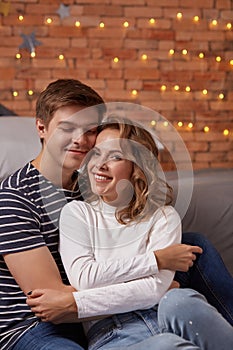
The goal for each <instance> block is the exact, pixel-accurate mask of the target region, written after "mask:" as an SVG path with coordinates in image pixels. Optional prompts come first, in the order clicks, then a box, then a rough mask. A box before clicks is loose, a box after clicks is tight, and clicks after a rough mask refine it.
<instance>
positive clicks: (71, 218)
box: [60, 203, 196, 290]
mask: <svg viewBox="0 0 233 350" xmlns="http://www.w3.org/2000/svg"><path fill="white" fill-rule="evenodd" d="M72 204H73V203H71V204H68V205H67V206H65V207H64V209H63V211H62V214H61V220H60V229H61V238H60V249H61V255H62V259H63V263H64V266H65V268H66V272H67V275H68V277H69V279H70V283H71V284H72V285H73V286H74V287H75V288H76V289H78V290H83V289H90V288H96V287H102V286H106V285H109V281H111V284H117V283H122V282H127V281H130V280H134V279H137V278H142V277H146V276H149V275H155V274H158V273H159V269H158V264H157V260H158V263H159V268H160V269H169V270H172V271H175V270H177V269H179V270H182V271H186V270H187V269H188V267H189V266H190V264H191V262H190V260H191V257H192V256H193V255H192V251H194V250H195V248H196V247H192V246H184V245H181V244H176V243H179V242H180V236H181V226H180V220H179V217H178V214H177V213H176V212H175V210H174V209H173V208H171V207H166V208H165V209H163V210H162V209H161V210H159V211H157V213H156V214H155V219H154V222H155V224H154V228H153V229H152V230H151V231H152V232H151V233H150V240H149V243H148V247H147V252H146V253H145V254H140V255H135V256H133V257H127V255H126V257H124V258H119V259H106V260H104V261H102V262H97V261H96V260H95V256H94V252H93V247H92V245H93V244H92V242H91V239H90V230H91V229H92V227H91V225H89V220H88V217H87V215H84V213H83V212H81V210H80V211H79V210H78V209H80V208H79V206H76V207H75V211H74V210H73V208H72V206H71V205H72ZM165 216H167V217H165ZM84 218H85V220H84ZM87 222H88V224H87ZM170 245H173V246H172V247H170V249H168V248H166V247H168V246H170ZM163 248H165V249H164V250H163ZM155 250H156V251H155ZM191 250H192V251H191ZM173 252H174V254H173Z"/></svg>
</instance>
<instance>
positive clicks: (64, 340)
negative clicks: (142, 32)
mask: <svg viewBox="0 0 233 350" xmlns="http://www.w3.org/2000/svg"><path fill="white" fill-rule="evenodd" d="M104 111H105V106H104V103H103V99H102V98H101V97H100V96H99V95H98V94H97V93H96V92H95V91H94V90H93V89H91V88H90V87H88V86H86V85H85V84H82V83H81V82H79V81H77V80H72V79H65V80H62V79H61V80H57V81H55V82H53V83H51V84H49V86H48V87H47V88H46V89H45V90H44V91H43V92H42V93H41V95H40V96H39V98H38V101H37V105H36V125H37V129H38V133H39V137H40V138H41V140H42V150H41V152H40V154H39V155H38V156H37V157H36V159H35V160H33V161H32V162H30V163H28V164H26V165H25V166H24V167H23V168H22V169H20V170H19V171H17V172H16V173H15V174H13V175H12V176H10V177H9V178H7V179H6V180H4V181H3V182H2V184H1V190H0V219H1V221H0V222H1V223H0V247H1V249H0V254H1V258H0V284H1V302H0V312H1V320H0V348H1V349H2V350H6V349H7V350H8V349H9V350H10V349H13V350H27V349H30V350H31V349H33V350H37V349H38V350H40V349H43V350H44V349H45V350H53V349H56V350H60V349H62V350H63V349H66V350H67V349H70V350H72V349H81V347H80V346H79V345H78V343H77V342H78V341H80V340H81V330H80V333H78V332H77V327H78V326H77V325H76V324H75V325H74V326H75V327H74V328H75V330H74V329H72V325H68V326H67V325H61V326H60V325H54V324H51V323H47V322H46V323H45V322H41V320H42V321H46V318H44V314H43V313H42V314H38V312H37V316H39V318H38V317H37V316H36V315H35V314H34V313H33V312H32V311H31V309H30V307H29V306H28V305H27V303H26V296H25V295H26V294H27V293H28V292H29V291H33V290H35V289H38V288H39V289H49V290H54V289H55V290H56V289H57V290H59V291H60V293H57V295H54V294H53V296H52V300H53V302H54V306H55V307H54V309H53V312H52V313H53V315H52V317H51V319H52V320H53V322H55V323H61V322H71V321H77V315H78V313H77V311H78V310H77V308H78V307H79V306H77V305H76V303H75V300H74V298H73V294H72V293H67V291H72V289H71V287H69V286H68V285H66V284H68V281H67V279H66V276H65V272H64V269H63V266H62V263H61V260H60V255H59V253H58V241H59V231H58V221H59V214H60V211H61V208H62V207H63V205H64V204H65V203H66V202H67V201H70V200H74V199H76V200H77V199H81V198H80V192H79V189H77V188H73V187H74V183H75V181H76V179H77V169H78V168H79V167H80V164H81V162H82V160H83V159H84V157H85V155H86V154H87V152H88V151H89V150H90V149H91V148H92V147H93V146H94V144H95V139H96V127H97V125H98V124H99V123H100V121H101V119H102V117H103V114H104ZM182 248H183V247H182ZM177 250H178V252H177V256H178V257H181V256H182V257H183V259H184V262H183V263H182V264H181V266H180V265H179V266H177V264H176V261H178V260H179V259H176V258H175V257H173V256H172V258H171V259H170V260H171V262H170V265H169V267H168V266H167V268H173V269H174V270H178V269H179V270H182V271H185V270H188V268H189V267H190V266H192V265H193V259H195V255H194V254H193V252H200V253H201V250H200V248H199V249H198V248H197V247H196V248H194V247H190V246H186V250H185V251H183V249H182V251H180V250H179V247H177ZM157 258H158V257H157ZM162 261H163V256H160V259H158V264H162ZM154 262H155V261H153V263H152V261H150V263H148V261H145V265H146V267H147V268H148V269H149V268H152V269H154V268H155V267H154V266H152V265H155V263H154ZM77 294H78V293H77ZM107 295H108V292H107V290H105V289H102V290H99V291H98V293H97V291H93V296H92V297H90V298H89V299H88V298H86V297H85V293H84V295H83V297H82V300H80V298H79V302H81V303H82V305H83V307H85V305H86V307H87V309H88V311H89V314H90V315H92V316H95V315H96V313H95V311H96V307H97V306H98V309H99V305H101V307H102V309H103V314H105V313H106V314H107V309H108V303H107V300H106V296H107ZM32 296H33V294H32ZM32 300H33V299H32ZM50 302H51V300H50ZM57 305H59V307H58V306H57ZM49 306H50V305H49ZM46 315H47V314H46ZM46 317H47V316H46ZM74 335H76V336H77V337H76V339H75V341H77V342H74V341H71V340H69V339H68V338H69V337H70V336H71V337H73V336H74ZM161 349H162V348H161Z"/></svg>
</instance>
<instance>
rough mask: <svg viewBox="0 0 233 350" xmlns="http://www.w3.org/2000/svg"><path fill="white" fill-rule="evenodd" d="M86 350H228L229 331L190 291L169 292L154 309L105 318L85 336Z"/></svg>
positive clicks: (231, 334) (232, 331) (231, 339)
mask: <svg viewBox="0 0 233 350" xmlns="http://www.w3.org/2000/svg"><path fill="white" fill-rule="evenodd" d="M87 337H88V340H89V348H88V349H89V350H110V349H117V350H120V349H125V348H126V347H127V348H129V349H132V350H136V349H138V350H144V349H147V350H150V349H151V350H152V349H153V350H162V349H167V350H172V349H186V350H187V349H190V350H191V349H192V350H194V349H195V350H197V349H202V350H230V349H231V348H232V344H233V328H232V327H231V325H230V324H229V323H228V322H227V321H226V320H225V319H224V318H223V317H222V315H220V313H219V312H218V311H217V310H216V309H215V308H214V307H212V306H211V305H209V304H208V302H207V301H206V299H205V297H204V296H202V295H201V294H199V293H198V292H196V291H194V290H192V289H173V290H171V291H169V292H168V293H166V295H165V296H164V297H163V298H162V299H161V302H160V303H159V307H158V311H157V310H156V309H149V310H140V311H136V312H129V313H125V314H120V315H116V316H113V317H109V318H107V319H104V320H102V321H99V322H98V323H96V324H95V325H94V326H92V328H91V329H90V330H89V332H88V334H87Z"/></svg>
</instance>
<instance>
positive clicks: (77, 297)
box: [27, 271, 172, 323]
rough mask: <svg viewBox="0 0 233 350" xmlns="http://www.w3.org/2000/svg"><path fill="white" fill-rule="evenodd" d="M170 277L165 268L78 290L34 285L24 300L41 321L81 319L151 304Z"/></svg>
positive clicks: (145, 306)
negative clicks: (154, 274)
mask: <svg viewBox="0 0 233 350" xmlns="http://www.w3.org/2000/svg"><path fill="white" fill-rule="evenodd" d="M171 278H172V277H171V276H170V272H169V271H163V273H162V274H161V279H158V278H156V277H154V276H150V277H146V278H143V279H139V280H134V281H131V282H127V283H120V284H114V285H110V286H106V287H101V288H95V289H89V290H83V291H81V292H73V293H70V292H68V293H67V292H64V291H58V290H51V289H36V290H34V291H33V292H32V294H31V295H30V297H29V298H28V299H27V304H28V305H29V306H30V307H31V309H32V311H33V312H34V313H35V314H36V316H38V317H39V318H41V319H42V321H51V322H53V323H63V322H78V321H79V322H81V321H84V320H86V319H88V318H95V319H96V318H98V317H100V316H106V315H112V314H117V313H123V312H128V311H134V310H138V309H147V308H150V307H153V306H154V305H156V304H157V303H158V302H159V300H160V298H161V297H162V296H163V295H164V293H165V292H166V291H167V289H168V287H167V286H168V285H169V281H170V280H171Z"/></svg>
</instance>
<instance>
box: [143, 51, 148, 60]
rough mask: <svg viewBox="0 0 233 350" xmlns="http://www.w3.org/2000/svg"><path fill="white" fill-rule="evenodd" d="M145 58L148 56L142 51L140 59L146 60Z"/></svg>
mask: <svg viewBox="0 0 233 350" xmlns="http://www.w3.org/2000/svg"><path fill="white" fill-rule="evenodd" d="M147 58H148V56H147V55H146V54H145V53H144V54H143V55H142V60H143V61H146V60H147Z"/></svg>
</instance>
